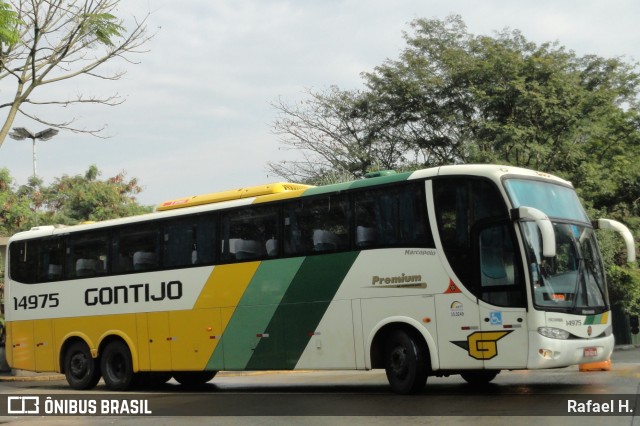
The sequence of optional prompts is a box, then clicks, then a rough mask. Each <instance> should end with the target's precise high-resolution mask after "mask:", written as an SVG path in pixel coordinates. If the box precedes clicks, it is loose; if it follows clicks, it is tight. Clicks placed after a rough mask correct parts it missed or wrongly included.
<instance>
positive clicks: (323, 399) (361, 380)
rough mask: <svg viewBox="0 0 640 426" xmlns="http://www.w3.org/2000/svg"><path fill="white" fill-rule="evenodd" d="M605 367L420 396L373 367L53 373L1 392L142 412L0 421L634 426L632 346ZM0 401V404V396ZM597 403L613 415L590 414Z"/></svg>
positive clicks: (514, 376) (449, 382) (453, 385)
mask: <svg viewBox="0 0 640 426" xmlns="http://www.w3.org/2000/svg"><path fill="white" fill-rule="evenodd" d="M612 361H613V363H612V369H611V371H608V372H605V371H598V372H579V371H578V368H577V367H568V368H563V369H557V370H545V371H514V372H508V371H506V372H502V373H501V374H499V375H498V377H497V378H496V379H495V380H494V382H492V383H491V384H489V385H485V386H482V387H473V386H470V385H468V384H466V383H465V382H464V381H463V380H462V379H461V378H460V377H459V376H452V377H448V378H444V377H442V378H437V377H432V378H429V380H428V382H427V386H426V387H425V389H424V391H423V392H421V393H420V394H418V395H412V396H400V395H394V394H392V393H390V392H389V389H388V386H387V381H386V377H385V375H384V372H383V371H378V370H376V371H371V372H353V371H346V372H336V371H330V372H267V373H260V372H257V373H241V374H238V373H224V372H223V373H220V374H219V375H218V376H217V377H216V378H215V379H214V380H212V381H211V382H209V383H207V384H206V385H204V386H202V387H200V388H198V389H185V388H183V387H182V386H180V385H179V384H178V383H176V382H175V381H173V380H171V381H169V382H168V383H167V384H165V385H162V386H160V387H156V388H154V389H140V390H137V391H135V392H128V393H117V392H110V391H108V390H106V388H105V387H104V385H103V384H102V383H100V384H99V385H98V387H96V389H95V390H92V391H90V392H83V393H81V394H79V393H77V392H75V391H73V390H71V389H70V388H69V387H68V386H67V384H66V382H65V381H63V380H60V377H59V376H38V377H28V378H24V377H17V378H16V377H13V378H7V377H4V378H0V393H2V394H5V395H7V398H8V397H10V396H11V397H15V396H22V397H24V396H38V397H39V398H40V399H41V400H44V399H45V398H46V397H47V396H51V397H52V398H53V399H62V400H67V401H68V400H83V401H95V402H94V403H95V404H97V407H98V411H99V410H100V404H103V402H102V401H103V400H113V401H115V404H116V405H117V404H120V406H119V407H116V408H118V409H121V408H122V405H123V404H124V405H127V404H128V407H127V409H128V410H131V407H132V406H134V405H135V404H138V402H135V403H132V402H131V401H141V402H140V404H139V405H135V406H136V407H141V406H142V405H144V408H145V409H146V410H147V411H151V413H150V414H145V415H143V416H137V417H134V416H126V415H123V416H119V417H111V416H91V415H87V416H74V417H69V416H65V417H55V416H53V417H52V416H35V417H34V416H20V415H14V416H5V417H2V418H1V419H0V423H5V424H16V425H21V424H32V423H34V422H39V423H41V424H51V425H57V424H60V425H63V424H64V425H83V424H101V425H106V424H114V423H116V422H117V423H118V424H134V423H135V424H136V425H145V424H149V425H154V426H157V425H161V424H180V425H187V424H202V423H203V421H206V423H215V424H233V425H236V424H243V425H244V424H260V425H271V424H274V425H275V424H278V425H280V424H319V425H324V424H349V425H356V424H367V425H368V424H416V423H418V424H425V423H433V424H470V423H473V424H474V425H477V424H480V425H485V424H486V425H491V426H497V425H501V424H505V425H507V424H508V425H513V424H514V423H517V424H518V425H520V424H541V423H545V424H550V425H555V424H562V425H571V424H576V425H581V426H584V425H589V424H594V425H595V424H597V425H602V424H603V423H604V424H606V425H607V426H609V425H635V426H640V415H638V414H636V411H638V412H640V398H639V397H638V393H639V392H640V348H636V349H633V350H623V351H616V352H614V355H613V357H612ZM50 379H53V380H50ZM123 401H125V402H123ZM127 401H128V402H127ZM0 403H5V402H4V401H2V397H0ZM85 403H86V402H85ZM5 404H6V403H5ZM42 404H43V403H41V405H42ZM108 404H109V403H107V405H108ZM596 406H597V407H598V408H599V409H600V410H601V411H606V410H609V411H615V413H614V414H613V415H612V414H611V413H598V412H594V411H593V410H594V409H595V407H596ZM85 407H86V406H85ZM5 409H6V407H5ZM67 409H68V406H67ZM630 410H633V411H630ZM580 411H589V412H586V413H583V412H580ZM98 414H99V413H98ZM205 416H206V418H205Z"/></svg>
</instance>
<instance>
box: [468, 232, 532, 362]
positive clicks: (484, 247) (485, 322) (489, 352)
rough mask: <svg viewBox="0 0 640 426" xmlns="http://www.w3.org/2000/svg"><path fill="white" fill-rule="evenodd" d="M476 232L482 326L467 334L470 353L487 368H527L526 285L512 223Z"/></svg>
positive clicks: (477, 275)
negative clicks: (476, 330)
mask: <svg viewBox="0 0 640 426" xmlns="http://www.w3.org/2000/svg"><path fill="white" fill-rule="evenodd" d="M473 234H474V238H473V239H474V243H475V244H474V245H475V248H476V253H475V256H474V257H475V262H474V263H475V265H476V267H475V268H474V269H475V270H476V288H475V293H476V295H477V297H478V299H479V302H478V304H479V315H480V317H479V319H480V330H479V331H478V332H477V333H474V334H471V335H469V337H468V345H469V355H470V356H472V357H474V358H476V359H479V360H480V359H481V360H482V361H483V362H484V367H485V368H487V369H505V368H525V367H526V366H527V357H528V353H529V351H528V330H527V322H526V314H527V310H526V289H525V284H524V277H523V273H522V266H521V265H522V261H521V259H520V256H518V254H517V253H518V251H517V245H516V243H515V241H516V239H515V234H514V231H513V225H512V224H511V223H510V222H509V221H507V220H503V221H498V222H492V223H488V224H482V225H479V226H478V227H477V229H476V231H475V232H473Z"/></svg>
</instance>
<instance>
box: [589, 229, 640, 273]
mask: <svg viewBox="0 0 640 426" xmlns="http://www.w3.org/2000/svg"><path fill="white" fill-rule="evenodd" d="M591 224H592V225H593V227H594V228H595V229H611V230H613V231H616V232H617V233H618V234H620V236H621V237H622V239H623V240H624V244H625V245H626V246H627V262H629V263H631V262H635V260H636V244H635V241H633V235H632V234H631V231H629V228H627V227H626V226H625V225H623V224H622V223H620V222H618V221H616V220H611V219H598V220H594V221H593V222H591Z"/></svg>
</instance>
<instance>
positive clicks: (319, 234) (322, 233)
mask: <svg viewBox="0 0 640 426" xmlns="http://www.w3.org/2000/svg"><path fill="white" fill-rule="evenodd" d="M348 249H349V203H348V200H347V197H346V196H345V195H330V196H325V197H320V198H312V199H310V200H305V199H301V200H298V201H295V202H293V203H290V204H287V205H285V208H284V252H285V254H286V255H304V254H311V253H319V252H328V251H340V250H348Z"/></svg>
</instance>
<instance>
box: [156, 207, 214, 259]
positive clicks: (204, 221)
mask: <svg viewBox="0 0 640 426" xmlns="http://www.w3.org/2000/svg"><path fill="white" fill-rule="evenodd" d="M214 243H215V216H212V215H202V216H195V217H186V218H178V219H175V220H171V221H169V222H167V223H165V226H164V263H163V265H164V267H165V268H180V267H186V266H191V265H207V264H212V263H213V262H214V260H215V257H214V251H215V250H214V247H215V245H214Z"/></svg>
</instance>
